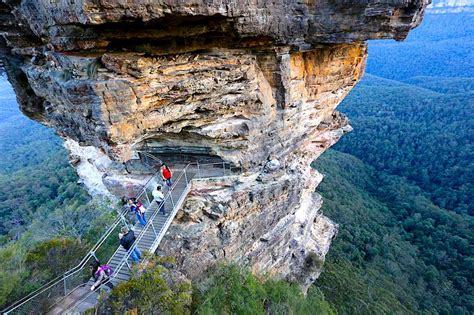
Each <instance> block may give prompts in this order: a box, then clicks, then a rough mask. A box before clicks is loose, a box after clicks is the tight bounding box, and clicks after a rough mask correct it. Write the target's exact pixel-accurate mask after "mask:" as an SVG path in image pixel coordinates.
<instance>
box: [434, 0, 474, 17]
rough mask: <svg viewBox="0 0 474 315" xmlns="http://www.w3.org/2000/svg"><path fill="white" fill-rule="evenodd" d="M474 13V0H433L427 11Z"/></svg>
mask: <svg viewBox="0 0 474 315" xmlns="http://www.w3.org/2000/svg"><path fill="white" fill-rule="evenodd" d="M460 12H469V13H474V0H433V2H432V3H431V4H430V5H429V6H428V8H427V9H426V13H432V14H444V13H460Z"/></svg>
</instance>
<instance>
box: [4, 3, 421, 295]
mask: <svg viewBox="0 0 474 315" xmlns="http://www.w3.org/2000/svg"><path fill="white" fill-rule="evenodd" d="M427 4H428V1H427V0H384V1H366V0H351V1H342V0H341V1H339V0H330V1H329V0H321V1H312V0H308V1H293V0H282V1H253V0H251V1H230V0H229V1H227V0H219V1H217V0H211V1H206V2H205V3H203V1H195V0H184V1H160V0H157V1H152V2H150V1H141V0H135V1H102V0H101V1H92V0H73V1H46V0H22V1H13V0H4V1H2V2H1V3H0V13H1V14H0V31H1V32H2V35H3V36H2V38H3V39H2V40H1V41H0V48H1V49H0V51H1V52H2V54H3V61H4V64H5V67H6V69H7V73H8V75H9V79H10V81H11V82H12V84H13V86H14V88H15V91H16V93H17V97H18V100H19V103H20V107H21V109H22V110H23V112H24V113H25V114H27V115H29V116H30V117H32V118H33V119H36V120H38V121H41V122H42V123H44V124H47V125H49V126H52V127H54V128H55V129H56V130H57V132H58V134H60V135H61V136H62V137H64V138H65V139H66V143H67V145H66V147H67V148H68V149H69V150H70V151H71V161H72V162H73V164H74V165H75V167H76V168H77V170H78V173H79V174H80V176H81V177H82V179H83V182H84V184H85V185H86V186H87V187H88V189H89V190H90V191H91V192H92V193H96V194H113V195H116V196H120V195H123V194H130V193H131V192H132V191H133V189H134V187H136V186H137V185H139V184H140V183H142V182H143V176H140V170H142V169H143V168H140V167H137V162H136V161H135V160H134V158H135V157H136V151H137V150H142V149H143V147H145V146H146V147H147V148H153V150H155V153H158V155H159V157H160V158H161V159H162V160H163V161H165V162H168V161H167V159H169V160H170V161H169V163H171V164H172V163H173V161H176V160H177V159H181V161H182V160H183V159H186V158H189V157H191V158H195V159H211V158H218V159H219V160H223V161H226V162H230V163H232V164H233V165H234V166H238V167H240V168H241V169H242V174H240V175H236V176H231V177H226V178H220V179H214V180H198V181H195V182H194V184H193V188H192V190H191V193H190V195H189V197H188V199H187V201H186V203H185V206H184V207H183V209H182V211H181V212H180V213H179V215H178V216H177V218H176V219H175V221H174V222H173V225H172V227H171V228H170V230H169V232H168V234H167V235H166V237H165V238H164V240H163V243H162V244H161V246H160V252H162V253H165V254H168V255H173V256H175V257H177V259H178V262H179V265H180V268H181V270H182V271H183V272H184V273H185V274H186V275H187V276H188V277H191V278H192V277H197V276H199V274H200V273H202V271H203V270H205V269H206V268H207V267H209V266H211V265H212V264H214V263H215V262H216V261H220V260H229V261H238V262H241V263H245V264H248V265H249V266H251V267H252V269H253V270H255V271H256V272H272V273H274V274H276V275H279V276H281V277H287V278H289V279H293V280H296V281H298V282H300V283H301V284H302V285H303V286H308V285H309V284H311V282H312V281H314V279H315V278H316V277H317V276H318V275H319V273H320V272H321V268H322V263H323V261H324V256H325V254H326V253H327V251H328V249H329V245H330V242H331V239H332V238H333V237H334V236H335V234H336V233H337V225H336V224H335V223H333V222H331V221H330V220H329V219H328V218H326V217H324V216H323V215H322V214H321V213H320V212H319V208H320V207H321V203H322V200H321V197H320V196H319V195H317V194H315V193H314V190H315V188H316V186H317V185H318V184H319V182H320V181H321V179H322V175H321V174H319V173H317V171H315V170H313V169H311V167H310V164H311V162H312V161H313V160H314V159H315V158H317V157H318V156H319V155H320V154H321V153H322V152H324V150H326V149H327V148H328V147H329V146H331V145H332V144H334V143H335V142H336V141H337V140H338V139H339V138H340V137H341V136H342V135H343V134H344V133H345V132H347V131H349V130H350V127H349V125H348V121H347V119H346V118H345V117H344V116H343V115H341V114H339V113H337V112H335V108H336V106H337V105H338V104H339V103H340V102H341V100H342V99H343V98H344V97H345V96H346V95H347V93H348V92H349V91H350V90H351V89H352V87H353V86H354V85H355V84H356V82H357V81H358V80H359V79H360V78H361V76H362V75H363V72H364V68H365V61H366V57H367V47H366V44H365V42H364V41H365V40H368V39H382V38H394V39H397V40H401V39H404V38H405V37H406V35H407V33H408V31H409V30H410V29H411V28H413V27H415V26H417V25H418V24H419V23H420V21H421V17H422V15H423V11H424V8H425V7H426V5H427ZM183 152H185V153H186V155H185V157H184V155H183ZM160 153H162V154H161V155H160ZM165 153H166V154H165Z"/></svg>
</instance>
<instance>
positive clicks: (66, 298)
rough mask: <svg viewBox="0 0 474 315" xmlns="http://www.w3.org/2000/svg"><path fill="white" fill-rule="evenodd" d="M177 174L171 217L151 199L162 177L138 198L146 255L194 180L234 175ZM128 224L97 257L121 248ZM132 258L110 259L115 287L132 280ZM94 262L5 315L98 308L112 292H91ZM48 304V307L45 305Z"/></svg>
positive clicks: (185, 169)
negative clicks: (143, 216)
mask: <svg viewBox="0 0 474 315" xmlns="http://www.w3.org/2000/svg"><path fill="white" fill-rule="evenodd" d="M173 172H174V175H173V179H174V183H173V189H172V191H171V192H167V188H164V189H165V192H167V193H166V194H165V209H166V213H167V216H164V215H162V214H161V213H158V209H159V206H158V204H157V203H156V202H155V201H154V200H153V198H152V196H151V192H152V190H153V189H154V188H155V187H156V185H157V184H158V183H161V176H160V174H156V175H155V176H154V177H153V178H151V179H150V180H149V181H148V183H147V184H146V185H145V187H144V188H143V190H142V193H141V194H140V195H138V198H139V200H140V201H141V202H142V203H143V204H144V205H145V206H146V208H147V212H146V217H147V220H148V222H147V225H146V226H145V227H143V226H142V225H141V224H139V223H137V224H135V225H134V227H133V228H132V229H133V230H134V232H135V236H136V237H137V242H136V244H135V246H138V248H139V249H140V251H141V252H142V254H143V253H144V252H145V251H148V252H155V251H156V249H157V248H158V246H159V244H160V242H161V239H162V238H163V237H164V235H165V233H166V231H167V230H168V228H169V226H170V224H171V222H172V221H173V219H174V217H175V216H176V213H177V212H178V210H179V209H180V208H181V206H182V204H183V202H184V200H185V199H186V196H187V194H188V192H189V191H190V189H191V180H192V179H193V178H209V177H222V176H227V175H232V174H233V172H232V170H231V169H230V167H229V165H228V164H227V163H214V164H197V163H192V164H188V165H186V166H184V165H182V166H181V168H180V167H179V166H175V168H174V169H173ZM124 222H125V218H124V217H123V215H122V219H117V220H116V222H115V223H114V225H113V226H112V227H110V228H109V230H108V232H106V235H104V236H103V237H102V238H101V241H100V242H98V244H96V245H95V246H94V247H93V250H94V252H96V253H97V251H98V250H99V251H100V250H103V251H107V246H106V245H104V244H107V242H109V243H111V244H117V243H118V231H119V229H120V227H121V226H123V225H124V224H123V223H124ZM112 246H113V245H112ZM115 246H116V245H115ZM109 248H110V246H109ZM112 251H113V249H112ZM129 256H130V254H129V253H127V252H126V251H125V250H124V249H123V248H122V247H121V246H119V247H118V248H117V249H116V250H115V252H114V253H113V254H109V255H107V256H106V257H110V259H109V260H108V264H109V265H110V266H111V267H112V269H113V270H114V274H113V275H112V277H111V279H110V281H111V282H112V283H113V284H114V285H117V284H119V283H120V282H122V281H127V280H128V279H129V278H130V275H131V272H130V265H131V260H130V257H129ZM90 261H92V256H91V255H90V254H88V256H86V257H85V258H84V259H83V262H81V264H80V266H79V267H75V268H73V269H72V270H70V271H68V272H67V273H65V275H64V276H62V277H61V278H60V279H57V280H54V281H52V282H50V283H48V284H47V285H45V286H44V289H42V290H37V291H38V292H36V291H35V292H33V293H32V294H31V295H30V296H28V297H27V298H25V299H23V300H21V301H19V303H17V304H15V306H14V307H12V308H10V309H9V310H8V311H7V312H5V313H4V314H11V313H14V314H18V313H20V314H23V313H30V312H32V311H34V310H36V312H42V310H45V312H47V313H49V314H65V313H69V314H78V313H83V312H84V311H86V310H87V309H90V308H92V307H94V306H95V305H96V304H97V301H98V297H99V293H100V291H101V289H107V290H108V288H107V287H106V286H104V285H103V286H101V287H100V288H98V289H96V290H95V291H91V290H90V288H91V286H92V284H93V280H92V279H90V274H89V273H88V272H89V270H88V264H89V262H90ZM51 300H56V301H55V302H54V303H53V305H52V306H51V305H50V303H51ZM45 301H49V302H45ZM45 303H47V304H48V305H45Z"/></svg>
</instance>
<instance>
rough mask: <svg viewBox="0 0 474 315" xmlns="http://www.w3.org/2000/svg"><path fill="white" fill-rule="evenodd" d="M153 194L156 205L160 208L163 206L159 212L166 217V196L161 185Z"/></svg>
mask: <svg viewBox="0 0 474 315" xmlns="http://www.w3.org/2000/svg"><path fill="white" fill-rule="evenodd" d="M151 194H152V195H153V198H154V199H155V201H156V203H157V204H158V207H160V205H161V207H160V209H159V210H158V211H159V212H161V213H163V215H166V211H165V203H164V200H165V195H164V194H163V191H162V190H161V185H158V186H156V188H155V189H153V191H152V192H151Z"/></svg>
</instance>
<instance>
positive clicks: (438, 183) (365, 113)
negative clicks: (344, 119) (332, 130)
mask: <svg viewBox="0 0 474 315" xmlns="http://www.w3.org/2000/svg"><path fill="white" fill-rule="evenodd" d="M459 80H461V79H459V78H457V79H448V78H445V79H444V80H438V81H437V80H433V81H428V80H426V81H425V84H424V86H425V87H428V88H430V90H427V89H425V88H419V87H416V86H411V85H407V84H403V83H399V82H395V81H390V80H385V79H381V78H377V77H374V76H367V77H366V78H365V79H364V80H363V81H362V82H361V83H360V84H359V86H357V87H356V88H355V89H354V90H353V92H352V93H351V94H350V96H349V97H347V98H346V100H344V102H343V103H342V104H341V106H340V109H341V111H344V112H345V113H347V114H348V116H349V117H351V125H352V126H353V127H354V132H352V133H350V134H349V135H348V136H346V137H343V138H342V139H341V141H340V142H339V143H338V144H337V145H336V146H335V148H337V149H338V150H341V151H343V152H346V153H350V154H352V155H354V156H356V157H358V158H359V159H361V160H363V161H364V162H365V163H367V164H369V165H372V166H374V167H375V168H376V169H377V170H379V171H385V172H387V173H389V174H393V175H399V176H404V177H406V178H407V179H408V180H409V181H410V182H411V183H414V184H417V185H418V186H420V187H421V188H422V189H423V190H425V191H427V192H429V193H430V198H431V200H433V202H434V203H435V204H436V205H438V206H440V207H442V208H445V209H448V210H453V211H456V212H458V213H468V212H469V211H471V213H470V214H471V215H473V214H474V212H472V211H474V202H473V199H472V196H473V195H474V182H473V180H472V179H473V176H472V170H473V169H474V147H473V145H472V140H473V138H472V132H471V128H470V127H471V126H474V106H473V103H472V100H473V99H474V90H471V91H470V92H464V93H462V94H440V93H437V92H434V91H433V90H437V91H448V92H450V91H457V90H456V88H454V87H453V85H456V84H457V83H458V82H459ZM451 81H454V83H456V84H450V82H451ZM467 81H469V82H470V81H472V80H467ZM458 86H459V84H458ZM469 86H471V87H472V86H473V84H472V82H471V83H466V84H465V85H464V86H463V87H461V89H462V90H464V89H465V88H468V87H469Z"/></svg>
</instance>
